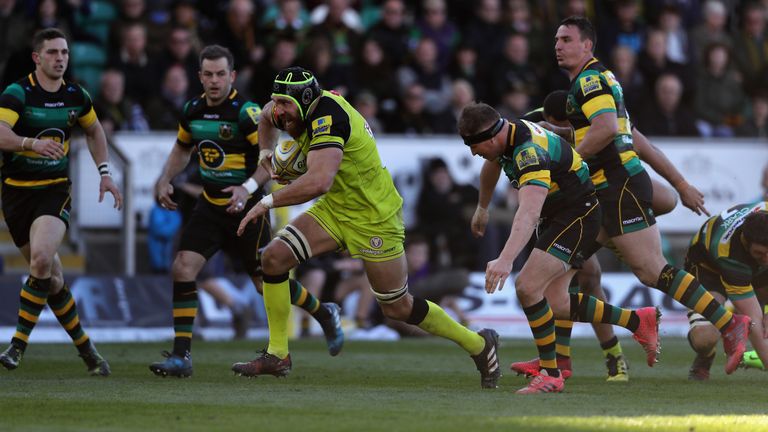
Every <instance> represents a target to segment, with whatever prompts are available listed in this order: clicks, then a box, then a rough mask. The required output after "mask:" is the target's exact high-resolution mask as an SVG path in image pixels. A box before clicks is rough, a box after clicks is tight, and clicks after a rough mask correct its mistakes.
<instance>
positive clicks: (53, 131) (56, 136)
mask: <svg viewBox="0 0 768 432" xmlns="http://www.w3.org/2000/svg"><path fill="white" fill-rule="evenodd" d="M66 137H67V136H66V134H65V133H64V131H63V130H61V129H57V128H48V129H44V130H43V131H41V132H40V133H38V134H37V135H36V136H35V138H37V139H52V140H54V141H56V142H57V143H59V144H61V143H63V142H64V140H65V139H66Z"/></svg>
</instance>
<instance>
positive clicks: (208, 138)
mask: <svg viewBox="0 0 768 432" xmlns="http://www.w3.org/2000/svg"><path fill="white" fill-rule="evenodd" d="M260 114H261V108H260V107H259V106H258V105H257V104H255V103H253V102H250V101H248V100H246V99H245V98H244V97H242V96H240V95H239V94H238V92H237V90H235V89H232V90H231V91H230V93H229V96H227V99H225V100H224V102H222V103H220V104H219V105H216V106H208V104H207V103H206V101H205V95H201V96H199V97H196V98H194V99H192V100H190V101H189V102H187V104H186V105H185V106H184V112H183V114H182V118H181V120H180V121H179V132H178V135H177V138H176V141H177V143H178V144H179V145H181V146H182V147H185V148H190V147H192V146H195V148H196V149H197V153H198V156H199V158H200V176H201V177H202V180H203V198H205V199H206V200H207V201H208V202H210V203H211V204H214V205H217V206H226V205H227V201H229V199H230V198H231V196H232V194H228V193H224V192H222V189H224V188H226V187H229V186H233V185H239V184H242V183H243V182H244V181H245V180H246V179H248V177H250V176H251V175H253V172H254V171H256V165H257V164H258V161H259V145H258V144H259V138H258V133H257V131H258V128H259V115H260Z"/></svg>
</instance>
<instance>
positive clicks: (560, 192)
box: [498, 120, 595, 217]
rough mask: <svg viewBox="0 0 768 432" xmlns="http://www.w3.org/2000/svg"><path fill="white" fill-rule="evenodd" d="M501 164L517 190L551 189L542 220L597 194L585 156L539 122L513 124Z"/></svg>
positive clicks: (512, 122) (511, 122)
mask: <svg viewBox="0 0 768 432" xmlns="http://www.w3.org/2000/svg"><path fill="white" fill-rule="evenodd" d="M498 161H499V163H500V164H501V167H502V169H503V170H504V173H505V174H506V175H507V178H509V180H510V181H511V182H512V185H513V186H514V187H515V188H517V189H520V188H522V187H523V186H526V185H536V186H541V187H544V188H547V190H548V192H547V199H546V201H544V207H543V208H542V212H541V216H542V217H550V216H552V215H554V214H555V213H557V212H558V210H562V209H563V208H564V207H567V206H568V205H570V204H572V203H576V202H581V201H583V198H584V197H586V196H588V195H590V194H592V193H593V192H594V191H595V189H594V186H593V185H592V181H591V180H590V178H589V168H588V167H587V164H586V163H584V161H583V160H582V159H581V156H579V154H578V153H576V151H575V150H574V149H573V148H572V147H571V146H570V145H569V144H568V143H567V142H565V141H564V140H562V138H560V137H559V136H557V135H556V134H554V133H552V132H550V131H548V130H546V129H544V128H542V127H540V126H538V125H537V124H535V123H531V122H528V121H525V120H513V121H510V122H509V132H508V134H507V147H506V149H505V151H504V153H503V154H502V155H501V157H499V160H498Z"/></svg>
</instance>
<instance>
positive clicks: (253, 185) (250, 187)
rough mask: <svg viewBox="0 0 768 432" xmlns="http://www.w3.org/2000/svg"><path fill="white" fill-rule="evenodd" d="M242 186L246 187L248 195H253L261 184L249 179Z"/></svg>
mask: <svg viewBox="0 0 768 432" xmlns="http://www.w3.org/2000/svg"><path fill="white" fill-rule="evenodd" d="M240 186H242V187H244V188H245V190H247V191H248V194H249V195H251V194H253V193H254V192H256V190H257V189H258V188H259V183H258V182H257V181H256V180H255V179H254V178H253V177H248V180H246V181H245V182H243V184H241V185H240Z"/></svg>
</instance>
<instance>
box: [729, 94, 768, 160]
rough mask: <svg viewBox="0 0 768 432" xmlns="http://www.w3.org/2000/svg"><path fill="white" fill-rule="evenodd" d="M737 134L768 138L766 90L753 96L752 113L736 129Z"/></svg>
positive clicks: (767, 96) (767, 95)
mask: <svg viewBox="0 0 768 432" xmlns="http://www.w3.org/2000/svg"><path fill="white" fill-rule="evenodd" d="M736 135H737V136H740V137H750V138H762V139H766V138H768V93H766V91H764V90H763V91H760V92H758V93H756V94H754V95H753V96H752V113H751V114H750V115H749V116H748V117H747V120H746V121H745V122H744V124H742V125H741V126H739V127H738V128H737V129H736ZM767 172H768V171H767Z"/></svg>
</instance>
